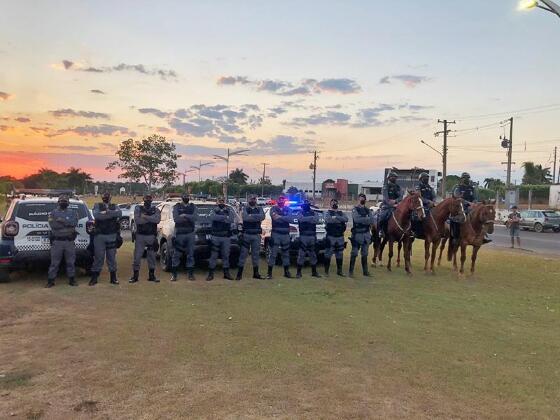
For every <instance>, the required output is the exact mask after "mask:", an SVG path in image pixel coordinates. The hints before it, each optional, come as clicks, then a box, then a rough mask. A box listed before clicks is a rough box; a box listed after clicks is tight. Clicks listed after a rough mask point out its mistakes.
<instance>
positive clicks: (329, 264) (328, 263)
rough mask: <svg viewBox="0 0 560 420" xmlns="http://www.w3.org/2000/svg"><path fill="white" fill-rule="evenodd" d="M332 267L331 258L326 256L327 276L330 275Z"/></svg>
mask: <svg viewBox="0 0 560 420" xmlns="http://www.w3.org/2000/svg"><path fill="white" fill-rule="evenodd" d="M330 268H331V259H330V258H325V276H328V275H329V270H330Z"/></svg>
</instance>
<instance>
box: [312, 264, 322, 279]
mask: <svg viewBox="0 0 560 420" xmlns="http://www.w3.org/2000/svg"><path fill="white" fill-rule="evenodd" d="M311 277H317V278H321V275H320V274H319V272H318V271H317V265H312V266H311Z"/></svg>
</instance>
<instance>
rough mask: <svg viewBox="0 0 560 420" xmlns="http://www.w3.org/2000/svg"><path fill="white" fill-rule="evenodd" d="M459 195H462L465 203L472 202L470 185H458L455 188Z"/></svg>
mask: <svg viewBox="0 0 560 420" xmlns="http://www.w3.org/2000/svg"><path fill="white" fill-rule="evenodd" d="M457 189H458V190H459V192H460V193H462V194H463V198H464V199H465V200H467V201H471V202H472V201H474V188H473V186H472V185H464V184H459V186H458V187H457Z"/></svg>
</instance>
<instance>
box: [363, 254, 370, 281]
mask: <svg viewBox="0 0 560 420" xmlns="http://www.w3.org/2000/svg"><path fill="white" fill-rule="evenodd" d="M362 271H363V273H364V277H370V274H369V270H368V263H367V255H362Z"/></svg>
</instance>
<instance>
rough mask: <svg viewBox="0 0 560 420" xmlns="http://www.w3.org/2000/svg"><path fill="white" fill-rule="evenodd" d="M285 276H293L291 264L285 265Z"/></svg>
mask: <svg viewBox="0 0 560 420" xmlns="http://www.w3.org/2000/svg"><path fill="white" fill-rule="evenodd" d="M284 277H286V278H287V279H291V278H293V277H292V274H291V273H290V266H289V265H287V266H285V267H284Z"/></svg>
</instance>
